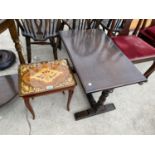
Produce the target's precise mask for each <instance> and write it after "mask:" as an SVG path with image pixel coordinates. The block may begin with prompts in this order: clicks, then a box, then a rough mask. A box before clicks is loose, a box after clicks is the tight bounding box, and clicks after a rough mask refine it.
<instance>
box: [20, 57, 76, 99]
mask: <svg viewBox="0 0 155 155" xmlns="http://www.w3.org/2000/svg"><path fill="white" fill-rule="evenodd" d="M75 85H76V82H75V80H74V77H73V75H72V73H71V71H70V68H69V65H68V62H67V60H65V59H63V60H56V61H50V62H40V63H31V64H22V65H20V66H19V95H20V96H26V95H32V94H36V93H42V92H46V91H54V90H59V89H63V88H67V87H72V86H75Z"/></svg>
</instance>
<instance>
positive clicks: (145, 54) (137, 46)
mask: <svg viewBox="0 0 155 155" xmlns="http://www.w3.org/2000/svg"><path fill="white" fill-rule="evenodd" d="M113 22H115V20H113ZM143 22H144V20H142V19H140V20H139V22H138V24H137V27H136V28H135V30H134V31H133V33H132V35H118V36H111V37H112V39H113V41H114V42H115V43H116V45H117V46H118V47H119V48H120V50H121V51H122V52H123V53H124V54H125V55H126V56H127V57H128V58H129V59H130V60H131V61H132V62H133V63H141V62H146V61H153V64H152V65H151V66H150V68H149V69H148V70H147V71H146V72H145V73H144V76H145V77H146V78H148V77H149V76H150V75H151V73H153V71H155V48H154V47H153V46H151V45H150V44H148V43H147V42H145V41H144V40H142V39H141V38H139V37H138V36H137V35H138V32H139V29H140V27H141V26H142V24H143ZM112 29H113V28H111V31H112ZM130 33H131V32H130ZM109 34H112V33H109Z"/></svg>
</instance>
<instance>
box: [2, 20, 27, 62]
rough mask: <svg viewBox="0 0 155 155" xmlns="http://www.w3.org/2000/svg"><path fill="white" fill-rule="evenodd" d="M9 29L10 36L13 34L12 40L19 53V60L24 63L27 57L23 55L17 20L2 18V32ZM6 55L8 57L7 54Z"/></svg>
mask: <svg viewBox="0 0 155 155" xmlns="http://www.w3.org/2000/svg"><path fill="white" fill-rule="evenodd" d="M7 29H8V30H9V32H10V36H11V39H12V41H13V42H14V45H15V48H16V51H17V53H18V57H19V62H20V63H21V64H24V63H25V59H24V57H23V53H22V48H21V45H20V40H19V37H18V33H17V27H16V25H15V21H14V20H13V19H3V20H0V33H2V32H4V31H5V30H7ZM4 57H5V58H7V55H5V56H4Z"/></svg>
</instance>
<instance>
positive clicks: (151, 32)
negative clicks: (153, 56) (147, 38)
mask: <svg viewBox="0 0 155 155" xmlns="http://www.w3.org/2000/svg"><path fill="white" fill-rule="evenodd" d="M145 31H146V33H148V34H149V35H151V36H152V37H153V38H155V26H152V27H149V28H146V30H145Z"/></svg>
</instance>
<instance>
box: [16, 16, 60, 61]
mask: <svg viewBox="0 0 155 155" xmlns="http://www.w3.org/2000/svg"><path fill="white" fill-rule="evenodd" d="M16 22H17V25H18V27H19V28H20V29H21V32H22V35H23V36H24V37H25V39H26V48H27V59H28V63H30V62H31V44H41V45H51V46H52V47H53V55H54V59H55V60H56V59H58V56H57V41H56V38H57V37H58V31H59V30H60V29H61V20H57V19H53V20H52V19H20V20H19V19H16ZM31 39H32V40H33V41H31ZM47 40H49V42H47Z"/></svg>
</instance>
